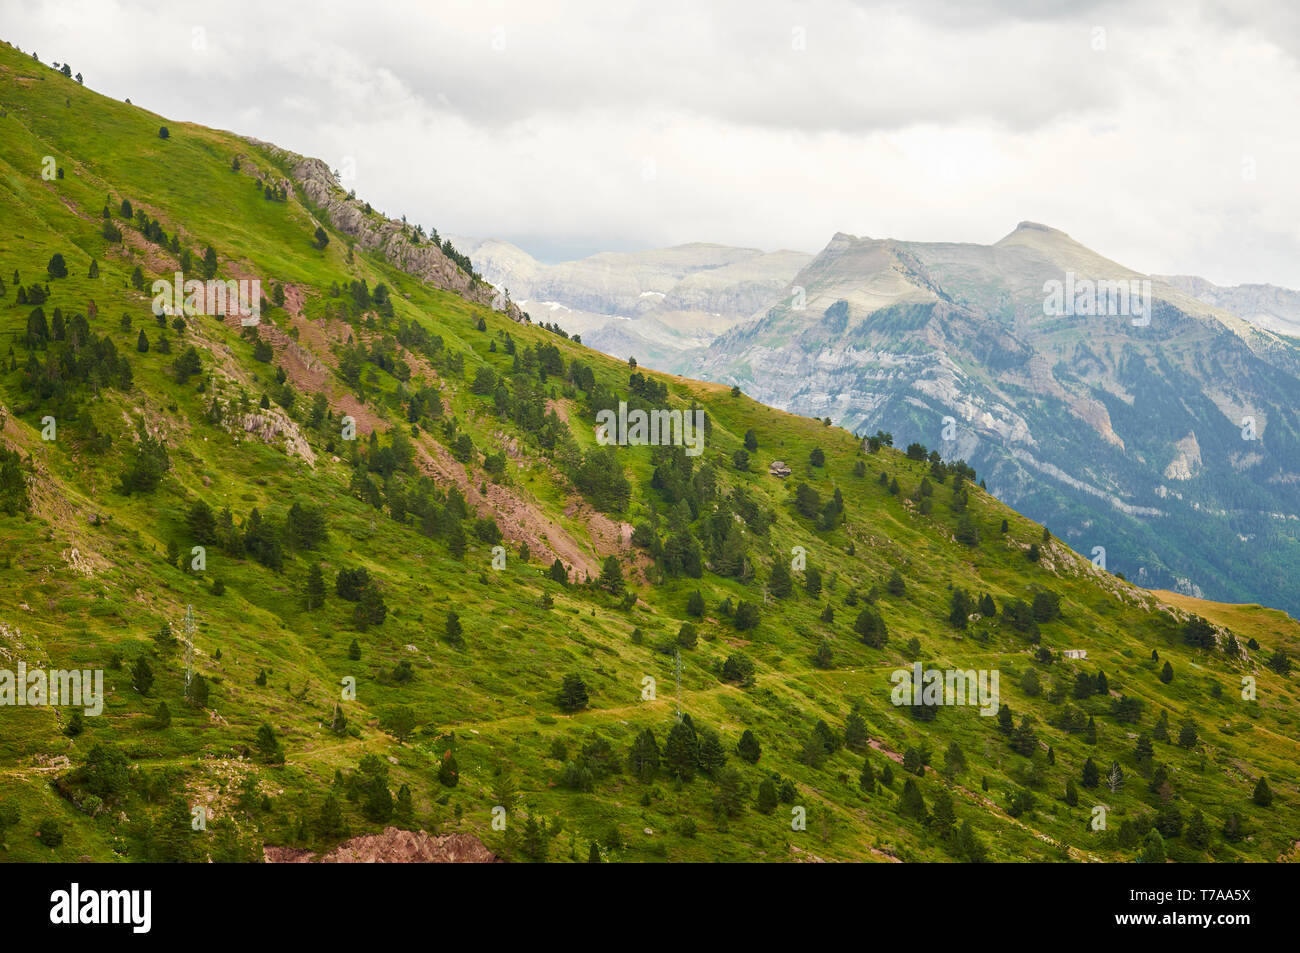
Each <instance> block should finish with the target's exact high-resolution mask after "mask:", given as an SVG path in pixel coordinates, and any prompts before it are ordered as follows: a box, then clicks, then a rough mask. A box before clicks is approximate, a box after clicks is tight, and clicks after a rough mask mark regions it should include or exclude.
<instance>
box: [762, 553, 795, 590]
mask: <svg viewBox="0 0 1300 953" xmlns="http://www.w3.org/2000/svg"><path fill="white" fill-rule="evenodd" d="M767 588H768V591H769V592H771V593H772V595H774V596H776V597H777V598H778V599H784V598H785V597H786V596H788V595H790V592H791V591H792V589H793V582H792V581H791V578H790V567H789V566H787V565H786V562H785V559H784V558H782V557H780V556H778V557H777V558H776V560H775V562H773V563H772V573H771V575H770V576H769V577H768V580H767Z"/></svg>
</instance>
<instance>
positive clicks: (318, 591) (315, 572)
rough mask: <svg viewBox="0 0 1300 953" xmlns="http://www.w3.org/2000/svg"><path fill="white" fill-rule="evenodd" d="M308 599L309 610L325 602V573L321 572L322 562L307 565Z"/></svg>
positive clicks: (317, 607)
mask: <svg viewBox="0 0 1300 953" xmlns="http://www.w3.org/2000/svg"><path fill="white" fill-rule="evenodd" d="M306 599H307V609H308V610H309V611H310V610H312V609H319V608H320V607H321V606H323V605H324V604H325V574H324V573H323V572H321V568H320V563H312V564H311V565H310V566H308V567H307V586H306Z"/></svg>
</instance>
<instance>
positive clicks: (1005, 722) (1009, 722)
mask: <svg viewBox="0 0 1300 953" xmlns="http://www.w3.org/2000/svg"><path fill="white" fill-rule="evenodd" d="M997 719H998V731H1000V732H1002V733H1003V734H1004V735H1009V734H1011V730H1012V727H1013V725H1014V720H1013V719H1014V716H1013V715H1012V714H1011V706H1010V705H1008V704H1006V702H1003V703H1002V705H1001V706H999V708H998V714H997Z"/></svg>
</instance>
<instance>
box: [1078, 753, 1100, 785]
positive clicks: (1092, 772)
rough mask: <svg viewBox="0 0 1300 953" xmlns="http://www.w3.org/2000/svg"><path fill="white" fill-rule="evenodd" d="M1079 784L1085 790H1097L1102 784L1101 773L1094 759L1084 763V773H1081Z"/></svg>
mask: <svg viewBox="0 0 1300 953" xmlns="http://www.w3.org/2000/svg"><path fill="white" fill-rule="evenodd" d="M1079 783H1080V784H1082V785H1083V786H1084V787H1085V788H1089V789H1091V788H1095V787H1096V786H1097V785H1098V784H1100V783H1101V772H1100V771H1098V770H1097V765H1096V764H1095V763H1094V762H1093V760H1092V758H1088V759H1087V760H1086V761H1084V762H1083V771H1082V772H1081V775H1080V778H1079Z"/></svg>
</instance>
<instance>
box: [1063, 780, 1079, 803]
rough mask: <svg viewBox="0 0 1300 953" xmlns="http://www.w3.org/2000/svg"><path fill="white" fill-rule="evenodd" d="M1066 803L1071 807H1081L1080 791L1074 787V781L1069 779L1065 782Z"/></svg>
mask: <svg viewBox="0 0 1300 953" xmlns="http://www.w3.org/2000/svg"><path fill="white" fill-rule="evenodd" d="M1065 803H1066V804H1068V805H1070V807H1078V806H1079V789H1078V788H1076V787H1075V786H1074V779H1073V778H1067V779H1066V782H1065Z"/></svg>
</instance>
